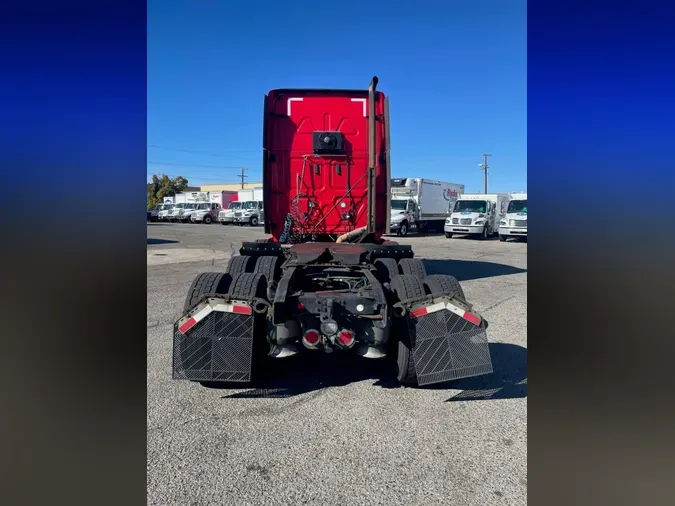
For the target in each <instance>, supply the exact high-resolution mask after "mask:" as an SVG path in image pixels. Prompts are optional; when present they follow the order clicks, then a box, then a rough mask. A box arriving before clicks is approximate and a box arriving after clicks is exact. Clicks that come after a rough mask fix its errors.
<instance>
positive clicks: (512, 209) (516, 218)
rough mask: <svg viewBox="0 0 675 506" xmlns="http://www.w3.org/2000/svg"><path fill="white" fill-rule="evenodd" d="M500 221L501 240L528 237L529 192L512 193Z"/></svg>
mask: <svg viewBox="0 0 675 506" xmlns="http://www.w3.org/2000/svg"><path fill="white" fill-rule="evenodd" d="M501 218H502V219H501V221H500V222H499V240H500V241H502V242H504V241H506V240H507V239H508V238H509V237H527V193H512V194H511V198H510V199H509V202H508V204H507V205H506V209H505V210H504V212H503V213H502V217H501Z"/></svg>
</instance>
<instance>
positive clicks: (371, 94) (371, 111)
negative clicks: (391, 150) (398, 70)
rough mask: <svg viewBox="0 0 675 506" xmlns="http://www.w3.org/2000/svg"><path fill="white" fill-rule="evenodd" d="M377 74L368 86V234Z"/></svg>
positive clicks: (371, 223) (371, 214)
mask: <svg viewBox="0 0 675 506" xmlns="http://www.w3.org/2000/svg"><path fill="white" fill-rule="evenodd" d="M377 82H378V79H377V76H373V79H372V80H371V81H370V86H369V87H368V223H367V225H366V231H367V233H369V234H372V233H374V232H375V206H376V200H375V173H376V159H375V155H376V153H375V151H376V149H377V132H376V125H377V122H376V120H375V90H376V88H377Z"/></svg>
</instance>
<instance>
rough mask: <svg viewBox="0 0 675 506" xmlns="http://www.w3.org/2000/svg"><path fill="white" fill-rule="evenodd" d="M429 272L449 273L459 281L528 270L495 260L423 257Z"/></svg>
mask: <svg viewBox="0 0 675 506" xmlns="http://www.w3.org/2000/svg"><path fill="white" fill-rule="evenodd" d="M422 262H424V267H426V270H427V274H449V275H450V276H454V277H455V278H457V280H458V281H468V280H469V279H481V278H493V277H495V276H506V275H509V274H519V273H521V272H527V270H526V269H520V268H518V267H513V266H511V265H504V264H496V263H493V262H477V261H474V260H437V259H422Z"/></svg>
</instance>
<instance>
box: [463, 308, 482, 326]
mask: <svg viewBox="0 0 675 506" xmlns="http://www.w3.org/2000/svg"><path fill="white" fill-rule="evenodd" d="M464 319H465V320H466V321H469V322H471V323H473V324H474V325H476V326H477V327H478V326H479V325H480V318H479V317H478V316H476V315H475V314H472V313H467V312H466V311H465V312H464Z"/></svg>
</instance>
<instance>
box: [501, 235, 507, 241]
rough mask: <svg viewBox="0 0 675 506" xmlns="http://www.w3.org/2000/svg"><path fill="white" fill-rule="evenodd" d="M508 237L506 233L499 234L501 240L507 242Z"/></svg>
mask: <svg viewBox="0 0 675 506" xmlns="http://www.w3.org/2000/svg"><path fill="white" fill-rule="evenodd" d="M506 239H507V237H506V236H505V235H500V236H499V240H500V241H501V242H506Z"/></svg>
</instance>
